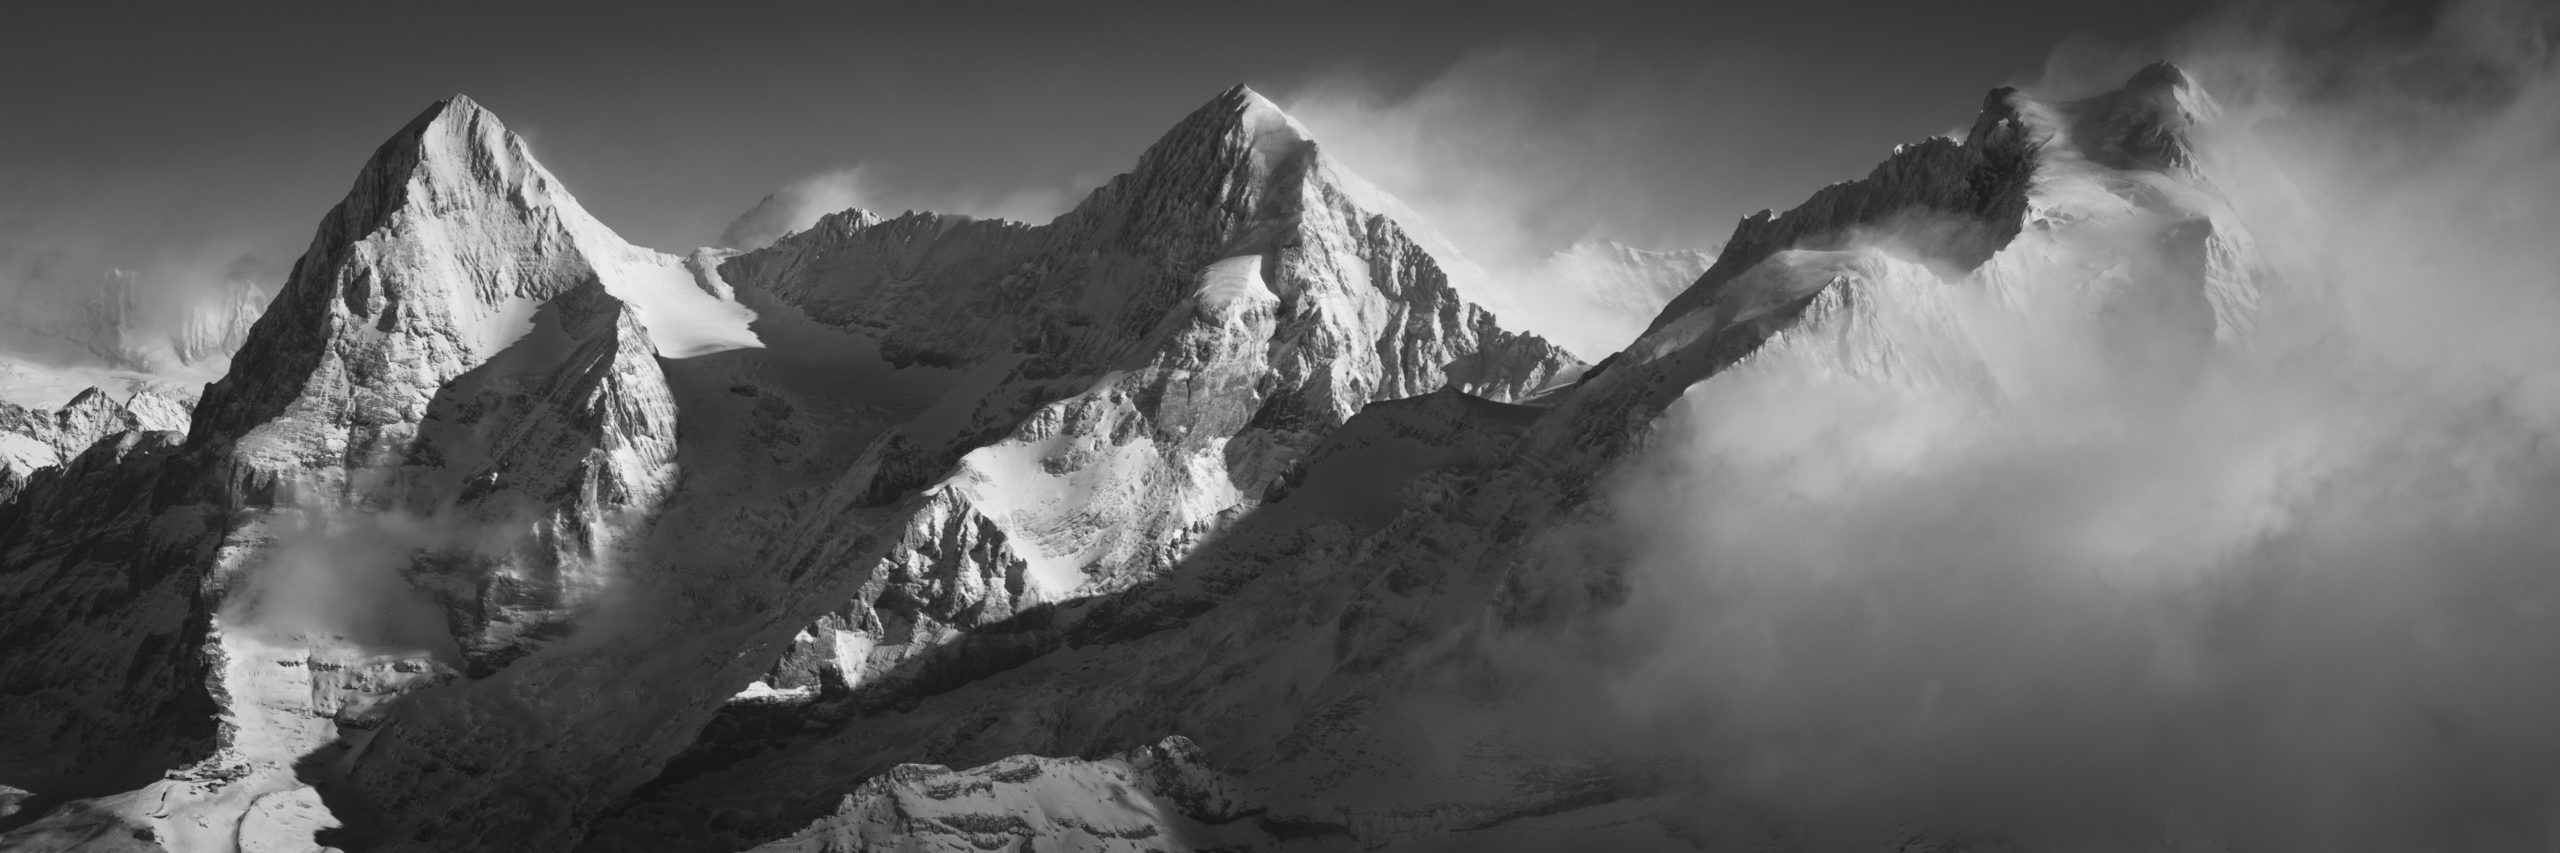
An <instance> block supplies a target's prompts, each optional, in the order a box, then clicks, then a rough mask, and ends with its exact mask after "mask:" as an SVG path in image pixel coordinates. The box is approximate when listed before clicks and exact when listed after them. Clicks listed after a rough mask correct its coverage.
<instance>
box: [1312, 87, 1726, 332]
mask: <svg viewBox="0 0 2560 853" xmlns="http://www.w3.org/2000/svg"><path fill="white" fill-rule="evenodd" d="M1746 66H1747V63H1746V62H1744V61H1742V60H1739V59H1734V58H1725V57H1718V58H1714V59H1706V60H1699V61H1698V64H1697V65H1696V67H1691V68H1685V69H1683V72H1684V73H1682V74H1672V75H1666V74H1663V73H1661V71H1660V69H1645V68H1636V67H1630V66H1629V64H1628V63H1626V62H1623V61H1614V60H1611V59H1608V58H1605V57H1603V56H1601V55H1599V54H1598V53H1597V52H1596V51H1592V50H1576V49H1569V48H1563V47H1555V46H1546V45H1527V44H1515V45H1508V46H1503V47H1500V48H1493V49H1486V50H1479V51H1475V52H1473V53H1470V54H1468V55H1466V56H1464V57H1462V58H1460V59H1459V60H1458V61H1457V62H1456V63H1455V64H1453V65H1451V66H1450V67H1449V68H1448V69H1446V70H1444V71H1442V72H1441V73H1440V74H1439V75H1437V76H1435V77H1433V78H1432V79H1430V80H1428V81H1426V82H1424V83H1423V84H1422V85H1421V86H1420V87H1418V88H1416V89H1414V90H1412V91H1409V92H1390V91H1389V90H1387V89H1386V88H1384V87H1382V86H1381V85H1380V84H1378V83H1377V82H1376V81H1372V80H1369V79H1366V78H1363V77H1361V76H1360V75H1357V74H1351V73H1336V74H1332V75H1329V76H1325V77H1321V78H1318V79H1315V80H1313V81H1311V82H1309V83H1308V84H1306V85H1303V86H1300V87H1298V88H1297V89H1295V90H1293V91H1289V92H1286V93H1284V94H1283V95H1282V97H1281V100H1282V102H1283V103H1285V104H1286V105H1287V106H1288V109H1289V112H1290V114H1291V115H1292V116H1295V117H1297V118H1298V119H1299V120H1301V121H1303V122H1305V123H1306V124H1307V126H1308V127H1309V128H1310V129H1311V130H1313V131H1314V133H1315V136H1316V138H1318V139H1320V140H1323V143H1324V144H1325V145H1326V146H1329V148H1330V149H1331V150H1333V151H1335V152H1336V153H1338V154H1339V155H1340V156H1341V157H1342V158H1343V160H1344V162H1346V163H1348V164H1350V166H1351V167H1352V169H1353V171H1356V172H1358V173H1359V174H1360V175H1361V177H1363V178H1365V179H1368V180H1370V181H1374V182H1376V183H1377V184H1378V186H1379V187H1381V188H1383V189H1385V190H1387V191H1388V192H1390V193H1392V194H1394V196H1395V197H1396V198H1397V199H1399V200H1400V201H1402V202H1403V203H1405V204H1406V205H1409V206H1410V207H1411V208H1412V210H1411V211H1410V212H1409V213H1410V215H1408V212H1405V211H1394V212H1392V213H1394V214H1395V215H1396V218H1397V219H1398V221H1399V224H1401V225H1403V226H1404V228H1405V230H1406V231H1408V232H1412V233H1413V234H1414V235H1415V237H1416V239H1417V240H1419V241H1421V242H1423V243H1424V244H1425V245H1426V246H1427V247H1428V248H1430V249H1431V250H1432V251H1433V253H1434V254H1435V255H1438V256H1439V257H1440V259H1441V260H1442V261H1443V262H1444V263H1446V264H1448V265H1449V266H1451V267H1453V268H1452V269H1449V270H1447V272H1448V273H1449V275H1450V277H1451V279H1452V280H1453V282H1454V283H1455V284H1456V285H1457V286H1458V287H1459V288H1460V289H1461V290H1462V291H1464V292H1467V293H1468V295H1469V297H1470V298H1473V299H1476V300H1477V301H1479V302H1482V303H1483V304H1484V305H1485V306H1486V307H1488V308H1491V309H1493V310H1494V312H1495V313H1496V314H1498V315H1500V316H1501V317H1503V319H1504V320H1505V321H1506V322H1513V323H1519V324H1521V325H1523V326H1525V327H1527V328H1528V329H1529V330H1530V331H1534V332H1537V333H1539V334H1541V335H1544V336H1546V337H1547V338H1549V339H1551V340H1554V341H1556V342H1558V343H1560V344H1563V345H1565V346H1566V347H1567V348H1569V349H1572V350H1573V351H1574V352H1575V353H1576V354H1578V355H1581V356H1582V357H1584V358H1588V359H1593V360H1597V359H1599V358H1602V357H1604V356H1607V355H1608V354H1609V353H1612V352H1615V351H1617V348H1618V347H1620V346H1623V345H1625V344H1626V342H1627V341H1629V340H1631V339H1633V338H1634V337H1635V335H1636V333H1638V332H1640V331H1642V330H1643V329H1644V324H1645V321H1647V320H1650V319H1652V318H1653V315H1654V313H1655V312H1657V311H1660V310H1661V308H1662V305H1663V303H1664V302H1666V301H1668V299H1669V297H1670V295H1671V294H1673V293H1677V292H1678V291H1679V290H1680V289H1681V288H1682V287H1685V286H1686V285H1688V284H1689V283H1690V282H1693V281H1696V280H1697V277H1698V273H1699V272H1701V271H1703V270H1704V269H1705V267H1706V263H1707V261H1708V260H1711V258H1710V256H1709V255H1708V253H1706V252H1702V251H1697V249H1698V248H1700V247H1696V246H1694V245H1693V243H1692V241H1693V240H1695V239H1697V237H1698V235H1704V234H1710V233H1713V230H1712V223H1713V217H1711V216H1710V215H1708V213H1707V212H1706V211H1705V210H1702V209H1700V207H1699V206H1698V205H1696V204H1695V203H1694V201H1695V198H1696V197H1697V196H1698V195H1700V194H1703V193H1704V192H1705V189H1704V187H1702V184H1705V183H1706V182H1707V181H1708V178H1707V177H1706V176H1703V175H1700V174H1695V172H1696V170H1694V169H1686V168H1672V167H1671V166H1672V164H1687V163H1694V162H1695V153H1694V146H1695V145H1696V141H1697V140H1698V139H1699V138H1701V137H1702V136H1712V135H1713V130H1714V117H1713V116H1708V115H1702V114H1700V111H1696V110H1685V109H1666V108H1665V107H1664V105H1665V104H1689V103H1718V104H1732V103H1733V102H1735V101H1736V100H1747V96H1746V95H1745V94H1744V93H1742V92H1739V91H1737V88H1738V87H1733V86H1731V85H1729V82H1728V81H1730V80H1732V79H1735V75H1736V72H1737V71H1740V70H1741V69H1742V67H1746ZM1622 244H1632V245H1633V246H1641V247H1645V248H1641V249H1639V248H1632V247H1631V246H1630V245H1622Z"/></svg>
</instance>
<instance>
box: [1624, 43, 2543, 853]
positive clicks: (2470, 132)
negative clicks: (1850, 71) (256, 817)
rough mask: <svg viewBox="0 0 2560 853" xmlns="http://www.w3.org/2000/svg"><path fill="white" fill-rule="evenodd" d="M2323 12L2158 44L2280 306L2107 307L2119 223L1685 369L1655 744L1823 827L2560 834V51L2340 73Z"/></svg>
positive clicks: (1646, 547) (2454, 57)
mask: <svg viewBox="0 0 2560 853" xmlns="http://www.w3.org/2000/svg"><path fill="white" fill-rule="evenodd" d="M2292 12H2293V13H2297V14H2287V15H2273V16H2265V17H2259V18H2254V19H2242V20H2239V22H2238V23H2230V22H2226V23H2225V24H2224V25H2223V26H2220V27H2217V28H2215V29H2211V30H2209V31H2204V32H2201V33H2200V34H2198V35H2196V36H2194V37H2193V38H2191V39H2190V40H2188V42H2187V43H2186V47H2185V49H2183V50H2180V51H2175V52H2173V55H2172V58H2173V59H2175V60H2176V61H2178V62H2179V63H2180V64H2181V65H2182V66H2183V67H2184V68H2186V69H2187V70H2188V72H2189V73H2190V74H2191V75H2192V76H2193V77H2194V78H2196V79H2197V80H2198V81H2199V82H2200V83H2201V84H2202V85H2203V86H2204V88H2206V89H2207V90H2209V91H2210V92H2212V94H2213V95H2214V96H2215V97H2216V98H2218V99H2219V100H2220V102H2221V104H2222V106H2223V117H2222V119H2221V120H2220V121H2218V122H2216V123H2215V124H2214V125H2213V126H2211V127H2209V128H2207V129H2206V130H2205V131H2204V132H2201V133H2199V134H2198V136H2197V143H2198V145H2199V147H2200V148H2201V152H2200V153H2201V154H2202V156H2203V158H2204V160H2205V163H2206V167H2205V168H2206V172H2207V174H2208V176H2209V178H2210V179H2211V180H2212V181H2213V182H2214V183H2215V185H2216V186H2217V188H2218V189H2219V190H2221V192H2222V193H2223V194H2224V195H2225V196H2226V197H2227V198H2228V200H2229V202H2230V203H2231V205H2232V207H2233V208H2234V209H2235V210H2236V211H2237V212H2238V214H2239V216H2240V218H2241V219H2242V220H2243V221H2245V222H2247V223H2249V225H2250V226H2251V228H2252V230H2253V231H2254V232H2255V234H2256V237H2257V239H2258V240H2259V242H2260V243H2261V250H2262V251H2263V253H2264V254H2265V256H2266V258H2267V259H2268V260H2269V261H2270V262H2271V263H2272V264H2273V265H2274V266H2275V267H2276V272H2277V273H2278V275H2277V276H2276V277H2275V280H2276V281H2277V282H2279V283H2278V284H2277V285H2276V286H2274V287H2271V288H2269V289H2268V290H2267V292H2266V299H2265V302H2264V303H2263V304H2262V305H2260V306H2259V307H2258V309H2257V310H2256V311H2255V312H2253V317H2254V323H2255V327H2254V328H2250V329H2246V330H2244V331H2241V332H2239V333H2236V334H2231V335H2228V336H2226V337H2225V338H2223V339H2220V340H2207V339H2200V338H2198V337H2196V332H2195V330H2194V328H2193V327H2192V325H2191V324H2184V323H2182V322H2181V321H2180V319H2179V318H2178V317H2176V316H2174V313H2173V312H2168V311H2165V310H2162V309H2158V308H2157V307H2156V306H2150V307H2146V306H2145V305H2144V304H2143V303H2141V302H2139V301H2121V300H2119V301H2113V302H2111V301H2110V298H2111V297H2109V296H2108V295H2107V294H2105V293H2101V292H2099V289H2097V288H2092V287H2088V286H2086V285H2085V284H2084V278H2082V277H2081V273H2080V272H2079V271H2077V270H2075V269H2074V267H2073V264H2074V263H2075V262H2076V261H2078V260H2081V259H2082V258H2083V257H2085V256H2083V255H2080V254H2079V253H2081V252H2083V251H2085V250H2088V249H2091V248H2094V247H2090V246H2075V245H2071V244H2069V243H2064V244H2061V245H2057V246H2054V247H2050V248H2051V249H2052V251H2051V252H2050V253H2049V254H2048V255H2047V256H2045V258H2044V259H2043V260H2041V261H2021V262H2017V263H2013V264H2011V265H2009V266H2008V267H2007V268H2004V269H2001V270H1997V271H1995V272H1994V273H1991V274H1987V275H1984V276H1963V275H1948V274H1946V273H1944V272H1940V271H1931V270H1928V269H1926V268H1924V267H1921V266H1919V265H1916V264H1897V263H1890V262H1888V263H1885V264H1883V269H1881V271H1878V272H1876V273H1874V275H1873V277H1871V278H1870V280H1869V282H1868V285H1869V287H1868V288H1867V289H1866V290H1863V291H1861V293H1862V295H1864V296H1868V297H1872V298H1873V299H1875V302H1876V304H1875V305H1873V306H1871V312H1872V313H1871V316H1872V318H1874V320H1875V322H1873V323H1872V324H1870V325H1867V326H1864V327H1861V328H1854V329H1845V330H1844V329H1843V328H1837V327H1819V328H1808V329H1800V330H1799V331H1798V332H1792V333H1789V334H1788V335H1784V336H1781V338H1779V339H1777V340H1773V341H1772V342H1771V343H1770V345H1769V346H1768V347H1766V348H1764V349H1763V350H1762V351H1761V352H1759V353H1758V354H1756V355H1754V356H1753V357H1751V358H1749V359H1747V360H1746V361H1744V362H1743V363H1741V364H1739V365H1737V366H1736V367H1734V368H1733V369H1731V370H1729V371H1727V372H1725V373H1723V374H1720V375H1718V376H1716V377H1714V378H1711V379H1709V380H1707V381H1704V382H1701V383H1699V384H1698V385H1697V386H1695V387H1692V388H1691V389H1690V390H1689V393H1688V394H1687V396H1686V397H1685V398H1684V399H1683V400H1682V402H1681V403H1680V404H1679V405H1678V406H1676V407H1675V408H1674V410H1673V411H1672V413H1671V414H1670V415H1668V417H1667V418H1666V420H1665V422H1664V423H1663V424H1662V425H1661V426H1660V427H1659V432H1658V436H1657V445H1656V447H1655V449H1654V450H1653V451H1652V455H1651V456H1650V457H1649V458H1647V459H1645V460H1642V461H1640V462H1638V463H1636V464H1632V465H1629V466H1628V467H1627V473H1626V474H1625V475H1624V476H1623V477H1622V480H1621V482H1620V484H1619V487H1618V494H1617V499H1616V501H1615V504H1616V505H1617V506H1619V507H1621V508H1622V509H1623V510H1625V511H1626V512H1627V514H1628V516H1629V517H1628V518H1627V519H1625V524H1626V525H1627V530H1628V532H1629V533H1630V534H1631V535H1632V536H1633V537H1634V538H1635V541H1636V542H1637V543H1639V544H1638V545H1637V546H1636V547H1637V552H1638V557H1637V561H1636V567H1635V569H1634V576H1633V586H1634V590H1635V592H1634V594H1633V595H1632V596H1631V604H1630V605H1629V606H1627V607H1626V608H1625V609H1624V610H1622V611H1620V612H1618V613H1617V614H1615V615H1613V616H1611V617H1608V618H1607V620H1606V622H1605V624H1604V625H1602V626H1600V627H1601V629H1602V631H1601V633H1602V634H1604V635H1605V636H1606V637H1607V638H1608V639H1607V642H1606V643H1605V644H1604V645H1605V648H1607V649H1609V650H1611V651H1609V652H1608V654H1609V655H1610V656H1611V658H1612V659H1610V660H1607V661H1606V668H1608V669H1610V670H1611V672H1612V674H1610V675H1606V676H1602V677H1601V679H1602V681H1604V682H1605V685H1603V688H1602V689H1604V690H1606V692H1607V695H1608V696H1609V700H1608V701H1609V705H1610V706H1611V708H1612V709H1613V711H1614V713H1616V714H1617V715H1619V716H1618V717H1617V719H1618V720H1619V721H1620V722H1621V723H1622V724H1624V725H1625V726H1626V727H1627V728H1626V731H1627V736H1628V737H1629V738H1630V743H1631V746H1630V747H1629V749H1630V750H1631V751H1632V754H1636V755H1647V756H1649V757H1654V758H1662V757H1664V756H1666V755H1667V757H1668V760H1669V761H1671V762H1672V763H1674V764H1676V765H1679V766H1681V767H1684V768H1687V769H1685V770H1682V771H1679V772H1680V773H1683V774H1693V775H1689V776H1687V777H1686V778H1688V779H1689V781H1690V782H1691V783H1694V785H1693V786H1692V790H1697V791H1704V792H1708V793H1704V794H1700V796H1702V797H1705V798H1706V799H1708V800H1711V801H1713V802H1714V803H1716V804H1719V805H1718V809H1720V810H1722V811H1721V812H1720V813H1728V814H1730V813H1750V814H1760V815H1774V816H1777V817H1776V820H1775V822H1777V823H1782V824H1785V825H1787V826H1789V827H1792V829H1791V830H1790V831H1791V832H1794V833H1798V834H1799V836H1800V838H1799V840H1801V841H1803V842H1806V845H1807V846H1809V847H1811V848H1812V849H1834V848H1836V847H1840V846H1848V845H1854V844H1859V843H1866V844H1873V843H1875V842H1876V841H1878V840H1879V839H1883V838H1889V837H1891V836H1892V834H1893V833H1895V832H1898V831H1900V830H1903V829H1906V828H1910V827H1915V826H1926V827H1930V828H1931V829H1932V830H1933V831H1935V832H1937V833H1939V834H1941V835H1942V836H1950V837H1959V838H1969V839H1973V840H1976V841H1996V842H1998V843H2007V844H2014V845H2016V849H2032V850H2118V849H2159V848H2161V847H2162V846H2163V845H2164V844H2166V845H2169V846H2171V847H2172V848H2173V849H2225V848H2224V847H2218V846H2216V845H2224V846H2227V849H2233V850H2300V849H2331V850H2408V849H2450V850H2505V849H2547V848H2548V846H2549V845H2551V844H2552V843H2554V841H2555V838H2560V836H2555V833H2560V817H2555V815H2560V734H2555V733H2554V732H2553V730H2552V729H2551V727H2550V725H2549V720H2551V719H2554V718H2555V717H2560V675H2554V673H2560V572H2555V569H2554V568H2553V567H2555V566H2560V530H2556V529H2555V528H2554V527H2553V525H2552V520H2553V519H2555V518H2560V369H2555V366H2560V335H2554V334H2552V330H2553V329H2560V245H2555V242H2554V241H2553V240H2551V239H2550V237H2551V228H2552V223H2555V222H2560V69H2555V65H2554V59H2555V56H2554V52H2553V45H2554V41H2555V39H2554V37H2553V36H2554V34H2555V33H2560V29H2555V19H2554V18H2553V16H2552V13H2551V12H2550V11H2549V10H2547V9H2543V8H2537V7H2532V6H2528V5H2525V4H2521V3H2467V4H2460V5H2456V6H2453V7H2451V8H2449V9H2447V10H2445V11H2444V12H2443V13H2442V17H2441V18H2439V19H2438V20H2437V21H2436V25H2435V26H2434V27H2432V28H2431V29H2430V30H2429V31H2428V32H2427V34H2426V35H2425V36H2424V37H2423V38H2419V39H2416V40H2414V41H2409V42H2404V43H2399V44H2380V45H2359V48H2360V49H2359V50H2354V51H2346V52H2345V56H2344V57H2341V58H2339V59H2338V60H2336V62H2340V63H2342V62H2345V61H2347V57H2352V60H2353V62H2354V63H2356V64H2355V65H2352V66H2348V65H2341V64H2333V63H2332V62H2327V61H2324V60H2323V59H2322V58H2321V56H2322V54H2319V53H2317V52H2311V51H2307V50H2305V49H2304V45H2305V44H2307V43H2309V42H2310V41H2316V40H2311V39H2305V38H2303V34H2304V33H2305V32H2306V28H2308V30H2309V31H2313V32H2315V33H2322V37H2323V38H2327V37H2330V36H2333V35H2334V33H2324V32H2323V31H2320V28H2321V27H2322V26H2324V25H2326V24H2329V23H2334V22H2335V21H2334V19H2328V18H2326V17H2325V16H2323V15H2321V14H2319V13H2318V10H2307V11H2306V10H2304V9H2295V10H2292ZM2306 16H2307V17H2308V20H2305V17H2306ZM2328 46H2329V47H2334V46H2335V45H2334V42H2333V43H2332V44H2330V45H2328ZM2068 65H2069V63H2057V67H2063V66H2068ZM2116 79H2117V80H2118V81H2121V79H2122V78H2121V77H2120V76H2119V77H2117V78H2116ZM2079 82H2080V81H2072V82H2071V83H2070V84H2067V85H2061V86H2057V88H2071V87H2073V86H2076V85H2078V83H2079ZM2066 94H2085V91H2083V92H2068V93H2066ZM1873 236H1875V237H1876V239H1875V240H1872V241H1870V243H1869V244H1868V245H1869V247H1870V248H1872V249H1874V250H1876V251H1879V252H1887V253H1889V250H1887V249H1885V248H1883V247H1885V246H1887V245H1889V244H1890V243H1891V242H1892V241H1891V239H1890V238H1891V235H1889V234H1882V235H1873ZM2024 239H2033V236H2032V232H2031V234H2030V237H2028V238H2024ZM2133 279H2134V282H2133V286H2135V287H2137V288H2138V287H2140V286H2142V285H2143V284H2146V283H2151V282H2146V281H2144V279H2143V276H2142V274H2141V273H2140V272H2139V265H2138V264H2137V268H2136V272H2135V273H2134V274H2133ZM2101 305H2105V306H2107V307H2105V308H2103V309H2102V308H2101V307H2100V306H2101ZM1850 344H1855V345H1857V346H1865V347H1874V348H1889V349H1890V350H1891V351H1892V354H1893V356H1894V357H1895V358H1897V359H1899V361H1896V362H1894V366H1893V367H1892V369H1873V368H1872V366H1868V367H1861V366H1859V365H1854V364H1850V365H1844V364H1843V362H1842V359H1841V355H1842V352H1843V349H1842V348H1843V347H1844V346H1847V345H1850ZM1630 649H1632V650H1634V651H1632V652H1630V651H1629V650H1630ZM1702 811H1705V810H1702ZM2180 844H2198V845H2202V846H2200V847H2193V848H2181V847H2178V846H2177V845H2180Z"/></svg>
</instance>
